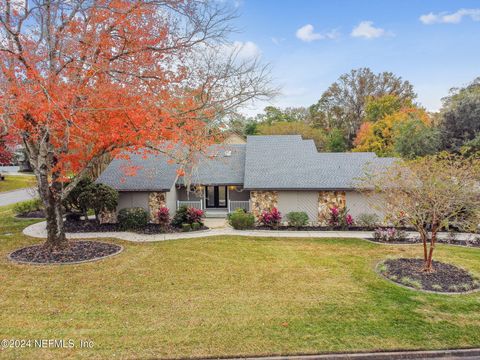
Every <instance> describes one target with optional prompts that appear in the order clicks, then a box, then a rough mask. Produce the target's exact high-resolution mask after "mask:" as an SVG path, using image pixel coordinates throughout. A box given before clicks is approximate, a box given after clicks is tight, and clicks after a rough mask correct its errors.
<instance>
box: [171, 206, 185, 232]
mask: <svg viewBox="0 0 480 360" xmlns="http://www.w3.org/2000/svg"><path fill="white" fill-rule="evenodd" d="M187 211H188V207H186V206H180V207H179V208H178V209H177V212H176V213H175V215H174V216H173V219H172V226H175V227H177V228H180V227H182V224H184V223H186V222H187Z"/></svg>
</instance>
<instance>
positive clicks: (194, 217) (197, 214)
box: [187, 207, 205, 225]
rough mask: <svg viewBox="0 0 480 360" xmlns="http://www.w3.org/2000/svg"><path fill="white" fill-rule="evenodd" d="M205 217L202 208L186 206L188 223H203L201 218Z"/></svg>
mask: <svg viewBox="0 0 480 360" xmlns="http://www.w3.org/2000/svg"><path fill="white" fill-rule="evenodd" d="M204 217H205V214H204V212H203V210H200V209H196V208H193V207H191V208H188V210H187V223H189V224H190V225H192V224H194V223H199V224H200V225H203V221H202V219H203V218H204Z"/></svg>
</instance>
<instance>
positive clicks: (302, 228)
mask: <svg viewBox="0 0 480 360" xmlns="http://www.w3.org/2000/svg"><path fill="white" fill-rule="evenodd" d="M377 228H378V226H377V227H375V228H371V227H366V226H350V227H349V228H348V229H345V228H342V227H339V226H300V227H294V226H290V225H282V226H279V227H278V228H270V227H268V226H264V225H259V226H255V228H254V229H255V230H274V231H277V230H278V231H374V230H375V229H377ZM397 229H398V230H407V231H410V230H413V229H411V228H397Z"/></svg>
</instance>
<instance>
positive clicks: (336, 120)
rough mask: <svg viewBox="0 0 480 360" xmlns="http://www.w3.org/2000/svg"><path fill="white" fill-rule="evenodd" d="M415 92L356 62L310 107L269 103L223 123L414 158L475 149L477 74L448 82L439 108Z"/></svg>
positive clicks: (322, 147) (479, 127)
mask: <svg viewBox="0 0 480 360" xmlns="http://www.w3.org/2000/svg"><path fill="white" fill-rule="evenodd" d="M416 96H417V95H416V93H415V92H414V89H413V86H412V84H411V83H410V82H408V81H406V80H403V79H402V78H401V77H399V76H396V75H395V74H393V73H391V72H383V73H378V74H375V73H373V72H372V71H371V70H370V69H369V68H360V69H354V70H351V71H350V72H349V73H346V74H343V75H342V76H340V77H339V78H338V80H337V81H336V82H334V83H333V84H332V85H330V87H329V88H328V89H327V90H326V91H325V92H324V93H323V94H322V95H321V97H320V99H319V100H318V102H317V103H315V104H313V105H311V106H309V107H295V108H286V109H279V108H276V107H273V106H268V107H266V108H265V109H264V111H263V112H262V113H260V114H257V115H256V116H255V117H245V116H242V115H239V114H236V115H234V116H233V117H232V118H231V119H230V120H229V124H228V125H229V128H230V129H232V130H234V131H236V132H237V133H240V134H243V135H254V134H261V135H287V134H299V135H302V137H303V138H304V139H313V140H314V141H315V144H316V146H317V148H318V150H319V151H332V152H336V151H373V152H375V153H376V154H377V155H378V156H400V157H403V158H406V159H413V158H416V157H419V156H425V155H431V154H436V153H438V152H440V151H443V150H447V151H449V152H456V153H459V152H462V153H465V152H467V153H471V152H476V151H477V150H480V78H477V79H475V80H473V81H472V82H471V83H470V84H468V85H467V86H465V87H462V88H452V89H451V90H450V93H449V94H448V96H446V97H445V98H443V99H442V103H443V105H442V108H441V109H440V111H439V112H438V113H428V112H427V111H426V110H425V109H424V108H423V107H422V106H421V105H420V104H419V103H418V102H416V101H415V99H416Z"/></svg>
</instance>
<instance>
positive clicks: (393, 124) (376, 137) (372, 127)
mask: <svg viewBox="0 0 480 360" xmlns="http://www.w3.org/2000/svg"><path fill="white" fill-rule="evenodd" d="M410 122H420V123H422V124H425V126H427V127H430V126H431V125H432V121H431V119H430V117H429V116H428V114H427V112H426V111H425V110H424V109H421V108H417V107H415V106H408V107H404V108H402V109H400V110H399V111H396V112H394V113H392V114H388V115H385V116H384V117H382V118H380V119H379V120H377V121H376V122H369V121H367V122H364V123H363V124H362V125H361V126H360V129H359V130H358V132H357V136H356V138H355V140H354V142H353V144H354V145H355V148H354V149H353V151H373V152H375V153H376V154H377V155H379V156H394V155H396V153H395V141H396V138H397V137H398V135H399V130H400V128H401V126H402V125H404V124H406V123H410Z"/></svg>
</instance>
